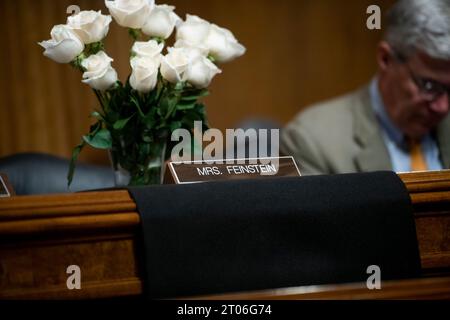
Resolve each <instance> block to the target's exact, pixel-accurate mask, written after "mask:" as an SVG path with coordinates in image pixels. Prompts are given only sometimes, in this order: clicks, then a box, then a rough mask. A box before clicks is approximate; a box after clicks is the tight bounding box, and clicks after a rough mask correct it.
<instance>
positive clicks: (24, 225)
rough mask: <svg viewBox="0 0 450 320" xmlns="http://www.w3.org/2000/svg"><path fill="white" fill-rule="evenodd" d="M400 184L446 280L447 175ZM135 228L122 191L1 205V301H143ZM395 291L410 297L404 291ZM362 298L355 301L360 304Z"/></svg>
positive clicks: (432, 267)
mask: <svg viewBox="0 0 450 320" xmlns="http://www.w3.org/2000/svg"><path fill="white" fill-rule="evenodd" d="M400 177H401V178H402V180H403V181H404V182H405V184H406V186H407V188H408V190H409V192H410V194H411V199H412V201H413V205H414V210H415V220H416V228H417V234H418V241H419V247H420V254H421V260H422V267H423V269H424V271H425V273H428V274H432V273H436V272H439V273H446V272H450V237H449V233H450V172H449V171H443V172H431V173H415V174H402V175H400ZM139 224H140V219H139V215H138V213H137V212H136V204H135V203H134V201H133V200H132V198H131V197H130V195H129V194H128V192H127V191H105V192H91V193H77V194H69V195H52V196H28V197H14V198H11V199H2V200H0V299H1V298H2V299H5V298H15V299H16V298H20V299H21V298H24V299H29V298H31V299H42V298H48V299H55V298H56V299H58V298H64V299H65V298H75V299H76V298H108V297H118V296H134V295H139V294H141V293H142V282H141V276H142V270H141V269H140V267H141V266H142V261H141V258H142V256H141V255H140V254H139V253H138V252H139V246H140V245H141V241H140V238H139ZM72 264H75V265H79V266H80V267H81V270H82V290H73V291H70V290H68V289H67V287H66V279H67V274H66V273H65V271H66V268H67V267H68V266H69V265H72ZM422 280H423V279H422ZM425 280H427V279H425ZM428 280H429V279H428ZM419 281H421V280H419ZM439 281H443V282H439ZM439 281H437V282H436V283H435V282H432V283H433V285H431V284H430V283H429V282H427V281H422V282H420V286H423V287H424V289H423V290H424V291H426V290H428V289H426V288H427V287H428V288H429V289H430V290H431V291H432V292H431V293H430V295H432V293H433V292H435V293H436V294H439V295H441V296H442V297H444V296H445V297H448V291H446V290H442V287H444V288H445V287H446V285H447V284H448V279H446V278H444V279H443V280H442V279H441V280H439ZM392 286H393V288H396V286H397V284H396V283H394V284H392ZM398 288H399V290H403V291H405V290H406V291H408V290H409V289H407V288H411V290H413V287H411V286H410V287H408V286H406V287H405V286H404V284H398ZM405 288H406V289H405ZM433 288H434V289H433ZM341 289H342V290H343V291H342V290H341ZM347 289H348V288H347V287H339V286H338V287H335V289H334V290H331V291H330V292H329V294H330V295H331V296H333V295H336V297H338V296H339V294H341V296H343V297H346V295H345V292H346V291H345V290H347ZM360 289H361V288H360ZM361 290H362V289H361ZM365 290H366V291H367V289H365ZM433 290H434V291H433ZM341 291H342V292H341ZM382 291H383V290H382ZM403 291H402V292H403ZM416 291H417V290H416ZM277 292H279V291H277ZM411 292H412V291H411ZM412 293H413V292H412ZM364 294H365V293H364ZM364 294H363V295H356V296H355V297H366V296H365V295H364ZM377 294H379V293H377ZM270 297H271V298H276V297H274V296H273V295H272V296H270ZM281 297H283V294H282V295H281ZM368 297H371V295H369V296H368ZM374 297H375V296H374ZM286 298H287V297H286Z"/></svg>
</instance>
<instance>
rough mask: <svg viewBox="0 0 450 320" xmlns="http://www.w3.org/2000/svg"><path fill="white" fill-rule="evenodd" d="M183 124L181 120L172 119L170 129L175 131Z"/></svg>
mask: <svg viewBox="0 0 450 320" xmlns="http://www.w3.org/2000/svg"><path fill="white" fill-rule="evenodd" d="M182 126H183V124H182V123H181V121H174V122H172V123H171V124H170V131H175V130H177V129H180V128H181V127H182Z"/></svg>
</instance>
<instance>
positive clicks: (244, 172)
mask: <svg viewBox="0 0 450 320" xmlns="http://www.w3.org/2000/svg"><path fill="white" fill-rule="evenodd" d="M169 169H170V173H171V175H172V178H173V180H174V182H175V183H176V184H191V183H201V182H210V181H223V180H237V179H242V180H243V179H267V178H273V177H299V176H301V174H300V171H299V170H298V167H297V164H296V163H295V160H294V158H293V157H276V158H275V157H274V158H260V159H225V160H216V161H214V162H213V161H206V160H204V161H188V162H183V161H180V162H169Z"/></svg>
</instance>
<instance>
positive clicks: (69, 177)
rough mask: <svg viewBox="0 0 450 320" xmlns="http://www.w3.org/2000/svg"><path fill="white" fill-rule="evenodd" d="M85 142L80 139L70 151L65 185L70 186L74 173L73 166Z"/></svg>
mask: <svg viewBox="0 0 450 320" xmlns="http://www.w3.org/2000/svg"><path fill="white" fill-rule="evenodd" d="M85 145H86V143H85V142H84V141H82V142H81V143H80V144H79V145H78V146H76V147H75V148H74V149H73V151H72V158H71V159H70V164H69V172H68V173H67V186H68V187H70V185H71V184H72V181H73V175H74V173H75V166H76V162H77V159H78V156H79V155H80V152H81V150H83V148H84V146H85Z"/></svg>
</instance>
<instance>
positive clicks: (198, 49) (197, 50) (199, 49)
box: [174, 40, 209, 60]
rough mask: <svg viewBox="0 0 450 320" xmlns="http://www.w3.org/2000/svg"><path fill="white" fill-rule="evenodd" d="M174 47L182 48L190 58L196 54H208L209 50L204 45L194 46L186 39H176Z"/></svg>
mask: <svg viewBox="0 0 450 320" xmlns="http://www.w3.org/2000/svg"><path fill="white" fill-rule="evenodd" d="M174 47H175V48H183V49H184V50H185V51H186V52H187V53H188V54H189V56H190V59H191V60H192V59H194V58H196V57H197V56H198V55H201V56H205V57H207V56H208V53H209V50H208V49H207V48H206V47H204V46H195V45H192V44H191V43H189V42H187V41H186V40H177V42H175V45H174Z"/></svg>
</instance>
